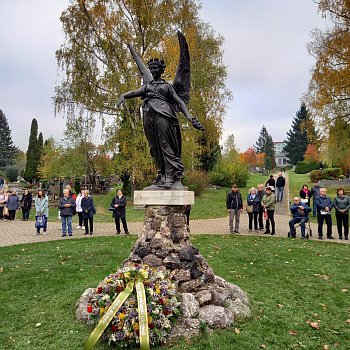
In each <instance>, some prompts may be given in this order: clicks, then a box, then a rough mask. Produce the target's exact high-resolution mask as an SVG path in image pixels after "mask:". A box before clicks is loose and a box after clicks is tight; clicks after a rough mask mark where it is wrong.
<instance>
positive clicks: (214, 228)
mask: <svg viewBox="0 0 350 350" xmlns="http://www.w3.org/2000/svg"><path fill="white" fill-rule="evenodd" d="M285 177H286V188H288V175H287V174H286V175H285ZM287 192H288V191H287ZM288 203H289V194H288V193H286V198H284V199H283V202H282V203H276V211H275V221H276V235H275V237H287V232H288V230H289V227H288V221H289V219H290V216H289V209H288ZM128 226H129V230H130V232H131V234H135V235H137V234H138V233H139V232H140V231H141V229H142V226H143V224H142V222H130V223H128ZM311 228H312V232H313V235H312V237H311V239H313V240H315V239H317V224H315V223H311ZM190 229H191V234H227V233H228V216H227V217H223V218H217V219H203V220H192V221H191V222H190ZM94 232H95V234H94V236H113V235H115V225H114V222H108V223H99V222H97V223H94ZM33 233H35V228H34V222H33V221H20V220H15V221H11V222H9V221H0V246H10V245H15V244H22V243H33V242H46V241H53V240H61V239H70V238H67V237H66V238H62V237H61V223H60V222H59V221H57V222H49V226H48V234H47V235H42V234H41V235H38V236H37V235H34V236H33ZM240 234H243V235H252V236H264V235H263V234H262V232H261V231H259V232H254V231H253V232H248V215H247V214H246V213H245V211H244V212H242V214H241V220H240ZM324 234H325V227H324ZM297 236H298V237H300V229H299V230H298V233H297ZM337 236H338V234H337V229H336V226H334V225H333V237H335V238H336V237H337ZM73 237H74V238H85V239H88V238H89V237H86V236H85V235H84V231H83V230H80V229H79V230H78V229H76V228H75V227H73ZM269 237H271V236H269ZM271 238H273V237H271ZM324 241H329V240H327V239H325V240H324ZM333 241H334V242H342V243H348V242H349V241H344V240H342V241H340V240H338V239H334V240H333Z"/></svg>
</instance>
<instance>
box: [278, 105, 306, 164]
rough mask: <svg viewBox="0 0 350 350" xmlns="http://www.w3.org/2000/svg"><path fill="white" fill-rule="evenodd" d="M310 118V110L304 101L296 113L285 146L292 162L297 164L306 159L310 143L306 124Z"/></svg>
mask: <svg viewBox="0 0 350 350" xmlns="http://www.w3.org/2000/svg"><path fill="white" fill-rule="evenodd" d="M308 119H310V116H309V111H308V110H307V108H306V106H305V104H304V103H302V105H301V106H300V109H299V110H298V112H297V113H296V115H295V117H294V119H293V121H292V127H291V129H290V130H289V131H288V132H287V145H286V146H285V148H284V151H285V152H286V155H287V157H288V158H289V161H290V163H292V164H296V163H297V162H301V161H303V160H304V154H305V151H306V148H307V145H308V144H309V141H308V135H307V130H306V128H305V124H307V121H308Z"/></svg>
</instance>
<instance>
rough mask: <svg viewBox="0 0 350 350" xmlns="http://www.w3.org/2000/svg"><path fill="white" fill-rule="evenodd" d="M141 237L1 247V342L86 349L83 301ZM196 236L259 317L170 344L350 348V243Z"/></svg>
mask: <svg viewBox="0 0 350 350" xmlns="http://www.w3.org/2000/svg"><path fill="white" fill-rule="evenodd" d="M134 240H135V238H134V237H94V238H91V239H84V240H82V239H80V240H74V239H73V240H67V241H59V242H58V241H55V242H47V243H36V244H27V245H17V246H12V247H4V248H0V266H1V267H2V268H3V271H2V272H1V273H0V285H1V293H0V305H1V311H2V312H0V324H1V327H0V348H1V349H6V350H12V349H15V350H24V349H26V350H50V349H52V350H56V349H69V350H75V349H82V344H83V343H84V341H85V340H86V338H87V337H88V335H89V334H90V332H91V331H92V329H91V328H88V327H87V326H85V325H84V324H82V323H80V322H78V321H77V320H76V319H75V304H76V301H77V300H78V298H79V297H80V295H81V294H82V292H83V291H84V290H85V289H86V288H88V287H94V286H96V285H97V284H98V283H99V282H100V281H101V280H102V279H103V278H104V277H105V276H107V275H108V274H109V273H110V272H113V271H115V270H116V269H117V268H118V267H119V266H120V264H121V263H122V261H123V260H124V259H125V258H126V257H127V256H128V254H129V252H130V249H131V247H132V245H133V243H134ZM192 242H193V243H194V244H195V246H197V247H198V248H199V249H200V250H201V253H202V254H203V255H204V256H205V257H206V258H207V259H208V262H209V263H210V264H211V266H212V267H213V269H214V271H215V273H216V274H217V275H220V276H222V277H224V278H225V279H227V280H228V281H230V282H233V283H235V284H237V285H239V286H240V287H241V288H243V290H245V291H246V292H247V293H248V295H249V298H250V300H251V308H252V317H251V319H249V320H246V321H239V322H237V323H236V324H235V328H236V329H229V330H221V331H215V332H214V334H213V335H211V336H209V335H206V334H203V335H202V336H200V337H198V338H197V339H194V340H192V341H179V342H178V343H176V344H174V345H173V346H172V347H167V348H168V349H172V350H184V349H188V350H190V349H191V350H205V349H215V350H231V349H242V350H255V349H256V350H258V349H274V350H287V349H288V350H289V349H290V350H292V349H307V350H320V349H326V348H324V345H328V346H329V349H339V350H345V349H350V324H349V319H350V301H349V300H350V299H349V295H350V294H349V293H350V274H349V256H350V255H349V252H350V251H349V249H350V246H349V245H345V244H336V243H327V242H317V241H302V240H287V239H282V238H267V237H247V236H205V235H203V236H196V237H193V238H192ZM310 322H317V325H318V326H319V329H315V328H313V327H311V325H310ZM96 349H100V350H102V349H106V350H107V349H108V345H107V344H105V343H99V344H98V345H97V346H96Z"/></svg>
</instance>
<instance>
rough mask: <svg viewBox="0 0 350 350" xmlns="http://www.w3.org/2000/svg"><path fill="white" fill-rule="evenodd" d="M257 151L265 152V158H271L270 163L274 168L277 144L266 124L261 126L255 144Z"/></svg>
mask: <svg viewBox="0 0 350 350" xmlns="http://www.w3.org/2000/svg"><path fill="white" fill-rule="evenodd" d="M254 148H255V150H256V152H257V153H264V154H265V159H266V158H269V160H268V165H269V167H271V168H274V165H275V146H274V144H273V140H272V136H271V135H270V134H269V132H268V131H267V129H266V127H265V125H263V127H262V128H261V131H260V135H259V138H258V140H257V141H256V144H255V146H254Z"/></svg>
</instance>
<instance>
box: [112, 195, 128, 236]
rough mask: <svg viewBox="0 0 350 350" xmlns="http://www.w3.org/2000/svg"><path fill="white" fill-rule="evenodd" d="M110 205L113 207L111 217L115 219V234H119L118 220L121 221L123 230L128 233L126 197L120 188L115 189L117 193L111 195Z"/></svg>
mask: <svg viewBox="0 0 350 350" xmlns="http://www.w3.org/2000/svg"><path fill="white" fill-rule="evenodd" d="M111 207H112V208H114V209H113V217H114V220H115V227H116V230H117V235H119V234H120V220H121V221H122V224H123V228H124V232H125V234H126V235H128V234H129V230H128V226H127V224H126V218H125V214H126V208H125V207H126V198H125V197H124V196H123V192H122V190H117V195H116V196H115V197H113V199H112V203H111Z"/></svg>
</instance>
